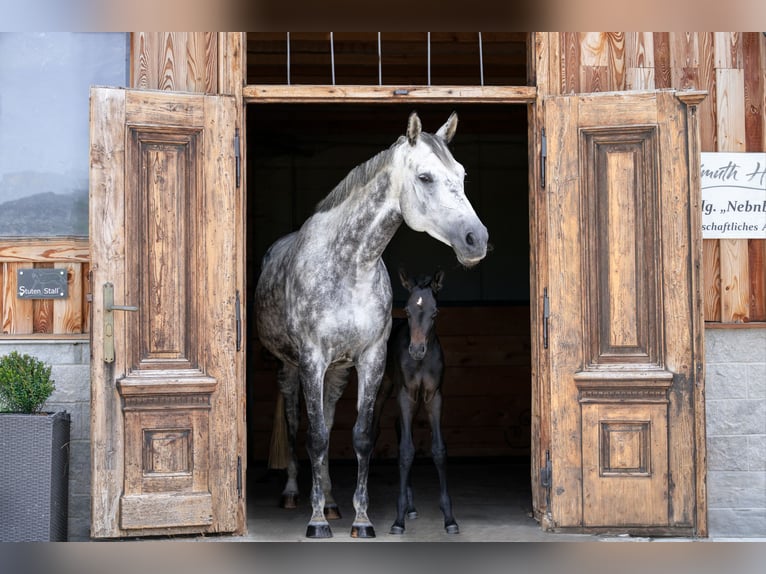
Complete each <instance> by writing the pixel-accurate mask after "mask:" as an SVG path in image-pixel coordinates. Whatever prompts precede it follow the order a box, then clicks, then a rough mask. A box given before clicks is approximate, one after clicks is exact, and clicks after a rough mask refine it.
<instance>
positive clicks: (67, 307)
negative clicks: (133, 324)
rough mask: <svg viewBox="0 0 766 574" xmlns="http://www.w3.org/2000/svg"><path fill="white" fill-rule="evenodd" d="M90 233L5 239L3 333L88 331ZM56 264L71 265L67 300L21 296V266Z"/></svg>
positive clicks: (0, 262)
mask: <svg viewBox="0 0 766 574" xmlns="http://www.w3.org/2000/svg"><path fill="white" fill-rule="evenodd" d="M89 259H90V257H89V251H88V239H87V238H69V239H66V238H51V239H3V242H2V244H1V245H0V285H1V286H2V288H1V289H0V311H2V313H0V319H2V321H0V323H1V324H2V334H3V335H13V336H14V337H24V336H27V335H31V336H45V337H46V338H48V337H52V336H64V337H71V336H76V335H82V334H87V333H89V332H90V303H89V302H88V293H89V292H90V284H89V281H88V271H89V268H90V264H89ZM30 267H31V268H35V267H41V268H42V267H55V268H58V269H66V270H67V281H68V289H69V297H68V298H67V299H65V300H55V301H54V300H51V299H19V298H18V297H16V285H17V283H16V272H17V271H18V270H19V269H24V268H30Z"/></svg>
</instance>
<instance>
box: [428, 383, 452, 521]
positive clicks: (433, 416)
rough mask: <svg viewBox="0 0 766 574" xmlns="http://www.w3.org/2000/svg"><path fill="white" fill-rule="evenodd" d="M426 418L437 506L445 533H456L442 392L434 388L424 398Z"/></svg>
mask: <svg viewBox="0 0 766 574" xmlns="http://www.w3.org/2000/svg"><path fill="white" fill-rule="evenodd" d="M425 407H426V412H427V413H428V420H429V422H430V424H431V456H432V457H433V460H434V464H435V465H436V470H437V472H438V473H439V508H441V511H442V514H443V515H444V529H445V530H446V531H447V534H457V533H458V532H460V528H459V527H458V525H457V521H456V520H455V517H454V516H453V514H452V499H451V498H450V495H449V492H448V491H447V447H446V446H445V444H444V438H443V437H442V431H441V416H442V393H441V390H440V389H436V392H434V394H433V396H432V397H427V398H426V400H425Z"/></svg>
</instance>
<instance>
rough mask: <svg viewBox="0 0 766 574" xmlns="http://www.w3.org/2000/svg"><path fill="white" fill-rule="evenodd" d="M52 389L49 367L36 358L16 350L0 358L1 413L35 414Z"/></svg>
mask: <svg viewBox="0 0 766 574" xmlns="http://www.w3.org/2000/svg"><path fill="white" fill-rule="evenodd" d="M55 388H56V387H55V386H54V384H53V379H51V367H50V366H49V365H46V364H45V363H43V362H42V361H40V360H39V359H36V358H35V357H31V356H30V355H26V354H25V355H21V354H19V353H18V352H16V351H12V352H11V353H9V354H8V355H5V356H3V357H0V410H5V411H10V412H14V413H35V412H38V411H39V410H40V409H41V408H42V406H43V403H45V401H46V400H48V397H50V396H51V393H52V392H53V391H54V389H55Z"/></svg>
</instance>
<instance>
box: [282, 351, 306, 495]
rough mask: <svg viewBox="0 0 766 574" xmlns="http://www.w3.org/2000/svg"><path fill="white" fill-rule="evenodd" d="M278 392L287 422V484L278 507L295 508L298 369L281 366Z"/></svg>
mask: <svg viewBox="0 0 766 574" xmlns="http://www.w3.org/2000/svg"><path fill="white" fill-rule="evenodd" d="M277 383H278V385H279V391H280V392H281V393H282V397H283V398H284V411H285V420H286V422H287V443H288V444H287V446H288V450H289V460H288V462H287V482H286V483H285V487H284V489H283V490H282V496H281V499H280V503H279V505H280V506H281V507H282V508H295V507H296V506H297V501H298V455H297V454H296V452H295V438H296V436H297V435H298V426H299V424H300V417H301V411H300V380H299V377H298V369H296V368H295V367H293V366H291V365H285V364H283V365H281V366H280V368H279V372H278V374H277Z"/></svg>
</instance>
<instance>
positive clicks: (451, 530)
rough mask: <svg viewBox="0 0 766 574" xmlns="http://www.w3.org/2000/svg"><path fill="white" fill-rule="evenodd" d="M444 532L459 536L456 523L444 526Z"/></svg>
mask: <svg viewBox="0 0 766 574" xmlns="http://www.w3.org/2000/svg"><path fill="white" fill-rule="evenodd" d="M444 530H446V531H447V534H460V528H458V525H457V522H453V523H452V524H445V525H444Z"/></svg>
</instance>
